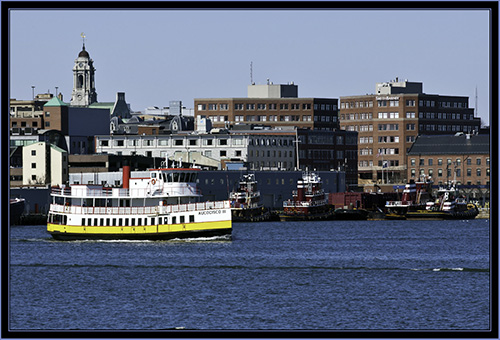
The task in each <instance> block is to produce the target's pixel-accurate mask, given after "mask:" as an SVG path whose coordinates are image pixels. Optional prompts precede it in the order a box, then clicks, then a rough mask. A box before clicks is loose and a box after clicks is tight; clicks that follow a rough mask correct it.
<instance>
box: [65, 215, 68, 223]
mask: <svg viewBox="0 0 500 340" xmlns="http://www.w3.org/2000/svg"><path fill="white" fill-rule="evenodd" d="M64 224H68V216H66V215H64Z"/></svg>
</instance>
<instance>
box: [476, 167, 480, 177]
mask: <svg viewBox="0 0 500 340" xmlns="http://www.w3.org/2000/svg"><path fill="white" fill-rule="evenodd" d="M476 176H477V177H481V169H480V168H477V169H476Z"/></svg>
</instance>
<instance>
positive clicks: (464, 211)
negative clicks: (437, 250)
mask: <svg viewBox="0 0 500 340" xmlns="http://www.w3.org/2000/svg"><path fill="white" fill-rule="evenodd" d="M478 214H479V209H478V208H477V207H476V205H475V204H473V203H467V201H466V200H465V198H463V197H459V195H458V189H457V188H456V186H455V183H452V184H450V185H448V186H446V187H443V186H441V187H440V188H439V189H438V191H437V198H436V200H433V201H428V202H427V203H426V205H425V209H419V210H416V211H409V212H408V213H407V216H406V217H407V218H408V219H447V220H448V219H460V220H467V219H474V218H476V216H477V215H478Z"/></svg>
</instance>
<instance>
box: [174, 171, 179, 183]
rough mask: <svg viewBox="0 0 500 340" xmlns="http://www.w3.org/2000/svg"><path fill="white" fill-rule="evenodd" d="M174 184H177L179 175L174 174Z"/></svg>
mask: <svg viewBox="0 0 500 340" xmlns="http://www.w3.org/2000/svg"><path fill="white" fill-rule="evenodd" d="M174 182H179V173H178V172H174Z"/></svg>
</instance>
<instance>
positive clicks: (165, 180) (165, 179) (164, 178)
mask: <svg viewBox="0 0 500 340" xmlns="http://www.w3.org/2000/svg"><path fill="white" fill-rule="evenodd" d="M163 182H167V174H166V173H163Z"/></svg>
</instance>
